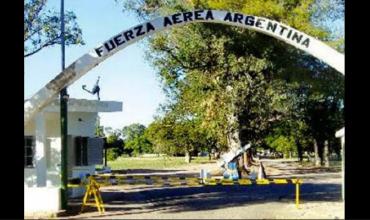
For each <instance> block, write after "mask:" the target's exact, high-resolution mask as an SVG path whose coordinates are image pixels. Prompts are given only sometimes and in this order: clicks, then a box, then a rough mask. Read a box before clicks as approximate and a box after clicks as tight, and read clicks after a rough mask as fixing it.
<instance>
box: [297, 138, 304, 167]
mask: <svg viewBox="0 0 370 220" xmlns="http://www.w3.org/2000/svg"><path fill="white" fill-rule="evenodd" d="M296 145H297V152H298V159H299V162H302V161H303V149H302V145H301V142H300V141H299V140H296Z"/></svg>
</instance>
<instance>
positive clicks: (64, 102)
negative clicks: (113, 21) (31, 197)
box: [60, 0, 68, 210]
mask: <svg viewBox="0 0 370 220" xmlns="http://www.w3.org/2000/svg"><path fill="white" fill-rule="evenodd" d="M60 6H61V7H60V30H61V46H62V71H64V69H65V39H64V0H61V5H60ZM67 126H68V94H67V87H65V88H63V89H62V90H61V91H60V132H61V202H62V204H61V205H62V207H61V208H62V209H64V210H65V209H67V204H68V198H67V197H68V188H67V184H68V170H67V155H68V154H67V135H68V127H67Z"/></svg>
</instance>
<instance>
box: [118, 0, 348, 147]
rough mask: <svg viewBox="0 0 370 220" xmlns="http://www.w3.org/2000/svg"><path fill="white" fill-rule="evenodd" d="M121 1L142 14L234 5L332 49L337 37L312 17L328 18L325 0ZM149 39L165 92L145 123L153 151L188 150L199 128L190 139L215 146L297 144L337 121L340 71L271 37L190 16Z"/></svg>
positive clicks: (323, 134)
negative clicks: (153, 117) (151, 118)
mask: <svg viewBox="0 0 370 220" xmlns="http://www.w3.org/2000/svg"><path fill="white" fill-rule="evenodd" d="M123 7H124V8H125V9H126V10H127V9H128V10H133V11H134V12H136V13H137V15H138V16H139V17H140V18H142V19H147V18H152V17H156V16H159V15H161V16H162V15H168V14H172V13H174V12H178V11H188V10H194V9H219V10H229V11H237V12H241V13H244V14H251V15H256V16H261V17H267V18H269V19H272V20H277V21H279V22H283V23H286V24H288V25H290V26H292V27H294V28H296V29H298V30H300V31H303V32H305V33H307V34H309V35H311V36H314V37H317V38H319V39H321V40H323V41H326V42H327V43H328V44H330V45H331V46H333V47H335V48H338V44H334V43H333V42H337V40H338V37H333V32H332V31H331V30H329V29H328V26H327V25H325V24H323V23H320V22H315V19H316V21H318V20H320V19H322V18H330V16H332V14H330V13H331V12H332V10H334V9H331V8H329V7H327V6H326V5H325V4H324V3H323V2H322V1H315V0H285V1H283V0H237V1H235V0H224V1H218V0H197V1H195V0H194V1H178V0H172V1H164V0H163V1H162V0H131V1H125V2H124V4H123ZM335 10H337V12H338V13H337V14H335V13H334V14H335V16H333V18H334V17H336V18H338V16H339V17H340V11H341V8H340V7H337V8H335ZM338 14H339V15H338ZM329 20H330V19H329ZM147 44H148V47H147V48H148V49H147V58H148V60H149V61H150V62H151V63H152V64H153V66H154V67H155V68H156V69H157V72H158V76H159V78H160V80H161V83H162V86H163V89H164V91H165V93H166V95H167V102H166V103H165V104H164V105H163V106H162V110H161V112H160V113H159V115H160V116H159V117H158V118H157V120H156V121H155V122H153V124H151V125H150V126H149V128H150V130H152V132H151V136H150V138H151V141H152V143H153V144H154V148H155V149H162V151H164V152H173V151H176V150H179V149H181V150H189V149H193V147H194V146H195V145H194V144H193V143H192V142H191V140H192V138H191V137H192V136H194V135H195V133H192V132H196V134H197V136H198V137H197V138H196V139H197V140H200V139H202V138H200V137H206V138H203V139H205V140H210V142H209V143H212V144H209V145H212V146H215V147H216V148H217V149H218V150H219V151H223V150H227V149H230V148H234V147H239V146H241V145H244V144H247V143H252V144H253V145H255V146H258V145H266V144H267V145H270V147H273V148H278V149H280V151H286V149H288V150H290V151H291V150H292V149H294V148H300V149H299V151H302V148H305V149H308V147H307V146H309V145H310V144H311V143H312V140H313V139H314V140H317V141H318V142H322V141H323V140H325V139H328V138H331V137H333V132H334V131H335V130H336V129H339V128H340V127H341V126H343V124H344V120H343V99H344V78H343V76H342V75H341V74H340V73H338V72H337V71H335V70H334V69H332V68H331V67H329V66H328V65H325V64H324V63H322V62H320V61H319V60H317V59H315V58H313V57H311V56H309V55H308V54H305V53H303V52H301V51H299V50H297V49H296V48H293V47H292V46H289V45H287V44H285V43H284V42H281V41H279V40H277V39H274V38H272V37H269V36H266V35H263V34H260V33H256V32H254V31H251V30H246V29H242V28H238V27H230V26H226V25H222V24H208V23H197V24H190V25H186V26H182V27H177V28H173V29H171V30H167V31H165V32H162V33H158V34H156V35H154V36H152V37H151V38H150V39H149V40H148V42H147ZM340 44H341V45H342V48H343V41H341V42H340ZM173 115H175V116H173ZM167 128H168V129H167ZM178 134H181V135H180V136H179V135H178ZM182 137H186V138H185V140H182V139H181V138H182ZM197 145H198V146H201V144H197ZM206 145H207V144H206ZM282 148H284V149H282Z"/></svg>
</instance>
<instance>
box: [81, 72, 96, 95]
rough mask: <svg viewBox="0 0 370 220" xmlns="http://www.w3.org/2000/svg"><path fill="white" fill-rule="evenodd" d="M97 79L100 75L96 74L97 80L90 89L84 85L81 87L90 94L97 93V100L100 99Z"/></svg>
mask: <svg viewBox="0 0 370 220" xmlns="http://www.w3.org/2000/svg"><path fill="white" fill-rule="evenodd" d="M99 80H100V76H98V80H97V81H96V83H95V85H94V87H93V89H92V91H90V90H88V89H86V85H82V89H83V90H85V91H86V92H88V93H90V94H92V95H95V94H96V95H97V96H98V100H99V101H100V94H99V93H100V87H99Z"/></svg>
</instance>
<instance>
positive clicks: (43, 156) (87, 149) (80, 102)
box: [24, 99, 122, 213]
mask: <svg viewBox="0 0 370 220" xmlns="http://www.w3.org/2000/svg"><path fill="white" fill-rule="evenodd" d="M117 111H122V102H115V101H95V100H86V99H69V101H68V139H67V145H68V148H67V149H68V150H67V151H68V177H69V178H73V177H81V176H83V175H85V174H87V173H89V174H93V173H94V172H95V165H97V164H102V163H103V143H104V141H103V139H101V138H98V137H95V125H96V122H97V117H98V112H117ZM59 112H60V105H59V100H55V101H54V102H52V103H51V104H50V105H49V106H47V107H46V108H45V109H44V110H43V111H42V112H39V113H38V114H37V115H36V117H35V118H34V119H33V120H32V121H31V122H30V123H29V124H28V125H26V127H25V128H24V210H25V213H32V212H57V211H59V210H60V208H61V198H60V185H61V178H60V174H61V172H60V171H61V166H60V165H61V151H60V150H61V132H60V113H59ZM83 193H84V188H73V189H70V190H69V196H70V197H76V196H81V195H83Z"/></svg>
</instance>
